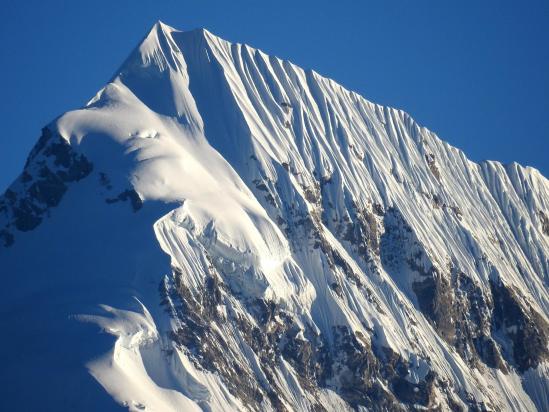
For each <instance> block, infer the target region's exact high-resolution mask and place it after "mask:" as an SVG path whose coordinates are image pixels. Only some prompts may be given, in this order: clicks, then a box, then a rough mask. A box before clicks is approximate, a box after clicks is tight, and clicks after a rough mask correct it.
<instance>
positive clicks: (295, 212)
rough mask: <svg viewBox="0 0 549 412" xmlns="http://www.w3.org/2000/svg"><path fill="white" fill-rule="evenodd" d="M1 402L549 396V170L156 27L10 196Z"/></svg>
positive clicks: (5, 223) (5, 210) (450, 402)
mask: <svg viewBox="0 0 549 412" xmlns="http://www.w3.org/2000/svg"><path fill="white" fill-rule="evenodd" d="M0 268H1V270H2V275H3V287H2V288H1V289H0V308H1V311H0V314H1V315H0V322H1V327H2V330H3V331H4V338H3V339H2V341H3V342H2V348H1V349H2V354H3V355H4V360H3V361H2V371H1V372H0V385H1V387H2V397H1V399H0V409H2V410H29V411H30V410H42V411H59V410H79V411H96V410H105V411H106V410H117V409H120V408H122V409H124V408H126V409H129V410H132V411H139V410H147V411H172V410H173V411H181V410H184V411H187V410H188V411H192V410H206V411H232V410H254V411H255V410H267V411H268V410H276V411H283V410H288V411H290V410H300V411H301V410H303V411H308V410H311V411H312V410H314V411H319V410H334V409H338V410H353V409H355V410H380V411H386V410H396V411H398V410H420V409H437V408H438V409H440V410H443V411H445V410H452V411H461V410H463V411H465V410H515V411H527V410H530V411H534V410H547V409H549V404H548V397H547V390H548V388H549V348H548V337H549V319H548V317H549V286H548V285H549V182H548V180H547V179H546V178H545V177H543V176H542V175H541V174H540V173H539V172H538V171H537V170H535V169H532V168H524V167H522V166H520V165H518V164H511V165H502V164H500V163H497V162H484V163H481V164H477V163H474V162H472V161H470V160H468V159H467V158H466V156H465V155H464V154H463V153H462V152H461V151H460V150H458V149H456V148H454V147H452V146H450V145H448V144H447V143H445V142H443V141H442V140H440V139H439V138H438V137H437V136H436V135H434V134H433V133H431V132H430V131H428V130H427V129H425V128H423V127H421V126H419V125H418V124H417V123H415V121H414V120H413V119H412V118H411V117H410V116H409V115H408V114H406V113H404V112H402V111H400V110H395V109H392V108H387V107H382V106H379V105H376V104H373V103H370V102H368V101H367V100H365V99H364V98H362V97H361V96H359V95H357V94H356V93H353V92H350V91H348V90H346V89H344V88H343V87H341V86H339V85H338V84H337V83H335V82H333V81H332V80H329V79H326V78H323V77H321V76H320V75H318V74H317V73H315V72H313V71H305V70H302V69H301V68H299V67H297V66H295V65H293V64H291V63H289V62H287V61H282V60H280V59H278V58H276V57H271V56H268V55H266V54H264V53H262V52H261V51H259V50H256V49H253V48H251V47H249V46H246V45H240V44H231V43H229V42H226V41H224V40H222V39H219V38H217V37H215V36H213V35H212V34H210V33H209V32H207V31H205V30H194V31H188V32H181V31H178V30H175V29H173V28H171V27H168V26H166V25H164V24H163V23H160V22H159V23H157V24H156V25H155V26H154V27H153V29H152V31H151V32H150V33H149V34H148V35H147V36H146V38H145V39H144V40H143V41H142V43H141V44H140V45H139V46H138V47H137V48H136V50H135V51H134V52H133V53H132V54H131V55H130V56H129V58H128V59H127V60H126V62H124V64H123V65H122V67H121V68H120V69H119V71H118V72H117V73H116V74H115V76H114V77H113V78H112V80H111V81H110V82H109V83H108V84H107V85H106V86H105V87H104V88H103V89H102V90H100V91H99V93H98V94H97V95H96V96H95V97H94V98H93V99H92V100H91V101H90V102H89V103H88V104H87V105H86V106H85V107H83V108H81V109H79V110H75V111H71V112H67V113H66V114H64V115H62V116H61V117H59V118H58V119H56V120H55V121H53V122H52V123H51V124H49V125H48V126H47V127H45V128H44V129H43V131H42V136H41V138H40V139H39V141H38V143H37V144H36V146H35V147H34V148H33V150H32V152H31V153H30V155H29V158H28V161H27V163H26V165H25V168H24V170H23V172H22V174H21V175H20V177H19V178H18V179H17V180H16V181H15V182H14V183H13V184H12V185H11V186H10V188H9V189H8V190H7V191H6V193H5V194H4V195H3V196H2V197H0Z"/></svg>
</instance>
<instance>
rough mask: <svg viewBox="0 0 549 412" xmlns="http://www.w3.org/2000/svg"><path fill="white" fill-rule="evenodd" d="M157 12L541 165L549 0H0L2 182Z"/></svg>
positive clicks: (546, 137)
mask: <svg viewBox="0 0 549 412" xmlns="http://www.w3.org/2000/svg"><path fill="white" fill-rule="evenodd" d="M156 20H162V21H164V22H165V23H167V24H169V25H171V26H174V27H176V28H178V29H180V30H186V29H193V28H196V27H205V28H207V29H208V30H210V31H211V32H212V33H214V34H216V35H218V36H220V37H223V38H225V39H227V40H230V41H233V42H240V43H247V44H250V45H251V46H254V47H256V48H260V49H262V50H264V51H265V52H267V53H269V54H274V55H276V56H278V57H281V58H284V59H288V60H291V61H292V62H294V63H296V64H298V65H300V66H302V67H304V68H312V69H314V70H316V71H317V72H319V73H320V74H322V75H324V76H327V77H330V78H333V79H335V80H336V81H338V82H339V83H341V84H343V85H344V86H345V87H347V88H349V89H352V90H354V91H357V92H359V93H360V94H362V95H363V96H364V97H366V98H367V99H369V100H371V101H374V102H376V103H381V104H384V105H389V106H392V107H397V108H400V109H403V110H405V111H407V112H409V113H410V114H411V115H412V116H413V117H414V118H415V119H416V121H418V122H419V123H420V124H421V125H423V126H426V127H428V128H429V129H431V130H433V131H434V132H436V133H437V134H438V135H439V136H440V137H441V138H442V139H444V140H446V141H448V142H450V143H451V144H452V145H454V146H457V147H459V148H461V149H462V150H464V151H465V152H466V154H467V155H468V156H469V157H470V158H471V159H473V160H477V161H478V160H484V159H492V160H500V161H503V162H511V161H518V162H519V163H521V164H523V165H529V166H534V167H536V168H538V169H540V170H541V171H542V173H543V174H544V175H545V176H549V1H548V0H523V1H518V0H481V1H479V0H464V1H451V0H439V1H435V0H430V1H428V0H413V1H412V0H377V1H370V0H362V1H349V0H338V1H333V0H332V1H324V0H316V1H299V0H293V1H286V0H268V1H242V0H231V1H228V0H225V1H208V0H192V1H191V0H188V1H185V0H178V1H175V0H173V1H167V0H166V1H158V0H157V1H147V0H93V1H78V0H72V1H64V2H63V1H58V0H48V1H43V0H41V1H36V0H32V1H4V2H3V4H2V23H1V25H0V44H1V55H2V58H1V60H0V63H1V64H0V74H1V79H2V96H1V98H0V122H1V125H2V126H1V127H2V131H1V133H0V191H3V190H4V189H5V188H6V187H7V185H8V184H9V183H10V182H11V181H12V180H13V179H14V178H15V177H16V176H17V175H18V174H19V173H20V171H21V170H22V167H23V164H24V161H25V159H26V156H27V154H28V153H29V151H30V149H31V147H32V146H33V144H34V143H35V142H36V140H37V139H38V137H39V134H40V129H41V128H42V126H44V125H46V124H47V123H49V122H50V121H51V120H53V119H54V118H55V117H57V116H58V115H60V114H62V113H63V112H65V111H67V110H70V109H74V108H78V107H80V106H82V105H83V104H85V103H86V102H87V100H88V99H90V98H91V97H92V96H93V95H94V94H95V93H96V92H97V91H98V90H99V89H100V88H101V87H102V86H103V85H104V84H105V83H106V82H107V81H108V80H109V78H110V77H111V76H112V74H113V73H114V72H115V71H116V69H117V68H118V67H119V65H120V64H121V63H122V62H123V60H124V58H125V57H126V56H127V55H128V54H129V53H130V52H131V50H132V49H133V48H134V47H135V46H136V45H137V43H138V42H139V41H140V40H141V39H142V38H143V37H144V35H145V34H146V33H147V32H148V30H149V29H150V27H151V26H152V25H153V24H154V22H155V21H156Z"/></svg>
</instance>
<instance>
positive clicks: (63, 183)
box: [0, 128, 93, 246]
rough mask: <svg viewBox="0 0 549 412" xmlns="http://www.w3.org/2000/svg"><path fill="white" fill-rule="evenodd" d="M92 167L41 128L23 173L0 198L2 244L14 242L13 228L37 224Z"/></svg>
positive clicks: (28, 229) (23, 228)
mask: <svg viewBox="0 0 549 412" xmlns="http://www.w3.org/2000/svg"><path fill="white" fill-rule="evenodd" d="M92 169H93V165H92V164H91V163H90V162H89V161H88V159H86V157H85V156H84V155H82V154H79V153H76V152H75V151H74V150H73V149H72V148H71V146H70V145H69V144H68V143H67V142H66V141H65V140H64V139H63V138H61V137H60V136H59V135H57V134H54V133H52V132H51V131H50V130H49V129H48V128H44V129H43V130H42V136H41V137H40V139H39V140H38V143H37V144H36V145H35V146H34V148H33V150H32V152H31V153H30V155H29V158H28V159H27V163H26V165H25V169H24V170H23V173H22V174H21V176H20V177H19V178H18V179H17V180H16V181H15V182H14V183H13V184H12V185H11V186H10V187H9V188H8V190H7V191H6V193H5V194H4V197H3V198H0V228H1V230H0V239H2V240H3V241H4V246H10V245H11V244H13V242H14V240H15V236H14V234H15V231H16V230H17V231H21V232H27V231H30V230H32V229H34V228H35V227H37V226H38V225H39V224H40V223H41V222H42V220H43V219H44V218H45V217H46V216H47V215H48V213H49V211H50V209H51V208H54V207H55V206H57V205H58V204H59V202H60V201H61V199H62V198H63V195H64V194H65V192H66V191H67V188H68V184H70V183H72V182H77V181H79V180H81V179H83V178H84V177H86V176H87V175H89V174H90V172H91V171H92Z"/></svg>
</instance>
